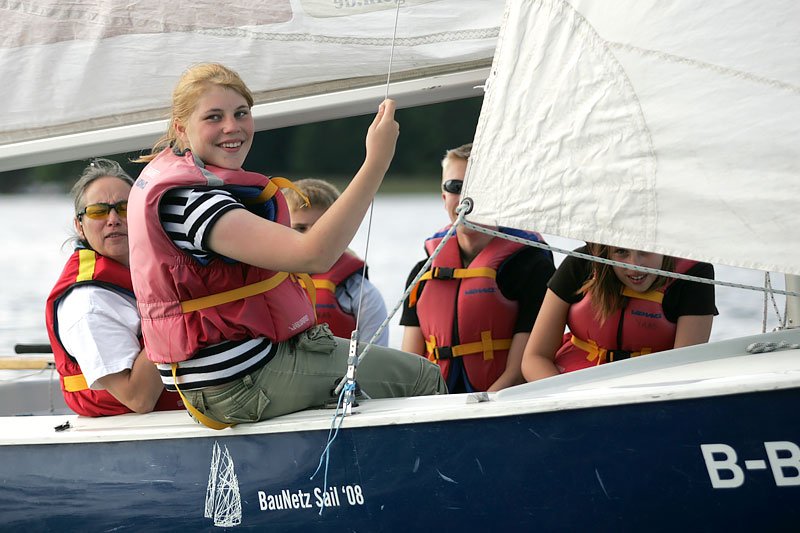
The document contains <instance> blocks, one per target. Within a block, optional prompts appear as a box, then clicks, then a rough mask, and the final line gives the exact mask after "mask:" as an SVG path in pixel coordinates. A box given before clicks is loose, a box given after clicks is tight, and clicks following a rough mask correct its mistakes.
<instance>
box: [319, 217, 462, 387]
mask: <svg viewBox="0 0 800 533" xmlns="http://www.w3.org/2000/svg"><path fill="white" fill-rule="evenodd" d="M470 209H471V206H466V205H465V204H461V205H459V206H458V207H457V208H456V213H458V218H457V219H456V221H455V223H454V224H453V225H452V226H450V229H448V230H447V233H445V235H444V237H442V242H440V243H439V246H437V247H436V249H435V250H434V251H433V253H432V254H431V255H430V257H428V259H427V260H426V261H425V263H424V264H423V265H422V268H420V269H419V272H417V275H416V276H415V277H414V279H413V280H412V281H411V283H410V284H409V285H408V287H406V290H405V291H404V292H403V294H402V295H401V296H400V298H399V299H398V301H397V303H396V304H395V305H394V307H393V308H392V310H391V311H390V312H389V315H388V316H387V317H386V319H385V320H384V321H383V322H381V325H380V326H378V329H377V330H376V331H375V334H374V335H373V336H372V338H371V339H370V340H369V343H368V344H367V345H366V346H364V350H363V351H362V352H361V355H359V356H358V363H359V364H360V363H361V361H363V360H364V358H365V357H366V356H367V353H369V349H370V348H371V347H372V344H373V342H374V341H376V340H377V339H378V337H380V335H381V332H382V331H383V330H384V329H385V328H386V326H388V325H389V321H390V320H391V319H392V318H394V315H395V313H397V311H398V310H399V309H400V306H401V305H403V302H405V300H406V298H408V295H409V294H411V291H412V290H413V289H414V285H416V284H417V282H418V281H419V280H420V278H421V277H422V276H423V275H424V274H425V272H426V271H427V270H428V268H429V267H430V266H431V263H433V260H434V259H436V256H437V255H439V252H440V251H441V250H442V248H444V245H445V244H447V241H449V240H450V238H451V237H452V236H453V234H454V233H455V232H456V227H457V226H458V225H459V224H461V223H462V222H463V221H464V217H465V216H466V214H467V213H468V212H469V210H470ZM344 381H345V380H344V379H342V381H341V382H339V385H338V386H337V387H336V389H335V392H336V393H337V394H338V393H339V391H340V390H341V389H342V387H343V383H344Z"/></svg>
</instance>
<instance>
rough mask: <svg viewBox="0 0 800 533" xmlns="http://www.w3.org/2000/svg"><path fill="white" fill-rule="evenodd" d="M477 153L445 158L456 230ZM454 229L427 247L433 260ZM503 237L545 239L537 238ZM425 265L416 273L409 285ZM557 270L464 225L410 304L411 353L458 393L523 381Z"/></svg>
mask: <svg viewBox="0 0 800 533" xmlns="http://www.w3.org/2000/svg"><path fill="white" fill-rule="evenodd" d="M471 150H472V144H465V145H463V146H460V147H458V148H455V149H453V150H448V151H447V153H446V154H445V157H444V159H443V160H442V200H444V208H445V211H447V214H448V216H449V217H450V222H451V224H452V223H453V222H455V220H456V218H457V214H456V208H457V207H458V205H459V201H460V198H459V195H460V194H461V186H462V184H463V182H464V177H465V175H466V170H467V160H468V159H469V156H470V152H471ZM449 228H450V226H446V227H445V228H443V229H442V230H440V231H439V232H437V233H436V234H435V235H433V236H432V237H431V238H429V239H427V240H426V241H425V251H426V252H427V253H428V255H430V254H432V253H433V251H434V250H435V249H436V247H437V246H438V245H439V243H440V242H441V240H442V237H443V236H444V234H445V233H446V232H447V230H448V229H449ZM500 231H502V232H504V233H509V234H513V235H516V236H518V237H522V238H526V239H529V240H535V241H540V240H541V236H539V235H538V234H534V233H529V232H521V231H517V230H512V229H508V228H500ZM423 263H424V260H423V261H420V262H419V263H417V265H416V266H415V267H414V268H413V269H412V271H411V274H410V275H409V277H408V281H407V282H406V286H408V284H409V283H411V282H412V281H413V279H414V277H416V275H417V273H418V272H419V270H420V269H421V268H422V264H423ZM554 270H555V267H554V266H553V256H552V254H550V253H549V252H543V251H541V250H540V249H538V248H533V247H530V246H525V245H523V244H518V243H514V242H511V241H509V240H506V239H502V238H499V237H492V236H491V235H486V234H485V233H480V232H477V231H473V230H470V229H468V228H465V227H463V226H459V227H458V228H456V234H455V236H454V237H453V238H451V239H450V240H449V241H447V243H446V244H445V246H444V248H443V249H442V250H441V251H440V252H439V254H438V255H437V256H436V258H435V259H434V261H433V263H432V265H431V269H430V270H429V271H428V272H426V273H425V274H424V275H423V277H422V280H421V281H420V284H419V286H418V287H416V288H415V289H414V291H413V292H412V293H411V295H410V296H409V298H408V300H407V301H406V305H405V306H404V310H403V316H402V317H401V319H400V324H401V325H403V326H405V330H404V332H403V350H406V351H409V352H413V353H417V354H420V355H423V356H426V357H427V358H428V359H430V360H431V361H435V362H436V363H438V364H439V366H440V368H441V371H442V374H443V376H444V377H445V379H446V380H447V387H448V389H449V390H450V392H472V391H497V390H500V389H503V388H506V387H510V386H512V385H517V384H519V383H522V382H523V381H524V380H523V378H522V371H521V369H520V364H521V361H522V351H523V349H524V348H525V343H526V342H527V340H528V335H529V333H530V330H531V327H532V326H533V322H534V320H535V319H536V315H537V313H538V312H539V307H540V306H541V304H542V299H543V298H544V293H545V289H546V283H547V280H548V279H550V276H551V275H552V274H553V271H554Z"/></svg>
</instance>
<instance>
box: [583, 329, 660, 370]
mask: <svg viewBox="0 0 800 533" xmlns="http://www.w3.org/2000/svg"><path fill="white" fill-rule="evenodd" d="M570 342H572V344H573V345H574V346H575V347H577V348H580V349H581V350H583V351H584V352H586V360H587V361H596V362H597V363H596V364H598V365H602V364H603V363H612V362H614V361H621V360H623V359H629V358H631V357H639V356H640V355H647V354H650V353H653V349H652V348H647V347H644V348H642V349H641V350H640V351H638V352H629V351H627V350H609V349H607V348H603V347H601V346H599V345H598V344H597V343H596V342H595V341H593V340H592V339H588V340H583V339H579V338H578V337H576V336H575V334H574V333H573V334H572V337H571V338H570Z"/></svg>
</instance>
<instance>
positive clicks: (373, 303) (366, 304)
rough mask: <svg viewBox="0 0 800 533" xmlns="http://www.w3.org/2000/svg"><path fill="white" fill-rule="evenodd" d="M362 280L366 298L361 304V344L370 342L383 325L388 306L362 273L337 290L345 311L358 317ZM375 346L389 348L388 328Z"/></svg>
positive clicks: (353, 276)
mask: <svg viewBox="0 0 800 533" xmlns="http://www.w3.org/2000/svg"><path fill="white" fill-rule="evenodd" d="M362 280H363V281H364V297H363V301H362V302H361V306H362V310H361V318H360V319H359V320H360V323H359V324H358V329H359V332H358V333H359V341H360V342H369V340H370V339H371V338H372V336H373V335H374V334H375V332H376V331H378V327H380V325H381V323H382V322H383V321H384V320H386V304H385V303H384V302H383V297H382V296H381V293H380V291H378V289H377V287H375V285H373V284H372V283H371V282H370V281H369V280H368V279H365V278H364V277H363V276H361V273H360V272H359V273H356V274H353V275H352V276H350V277H349V278H347V279H346V280H344V282H343V283H342V284H341V285H340V286H339V287H338V288H337V290H336V301H337V302H339V305H340V306H341V307H342V309H343V310H345V311H346V312H348V313H350V314H353V315H356V316H357V311H358V299H359V297H360V296H361V281H362ZM375 344H378V345H380V346H389V328H388V327H386V328H384V329H383V331H382V332H381V335H380V337H378V338H377V339H376V340H375Z"/></svg>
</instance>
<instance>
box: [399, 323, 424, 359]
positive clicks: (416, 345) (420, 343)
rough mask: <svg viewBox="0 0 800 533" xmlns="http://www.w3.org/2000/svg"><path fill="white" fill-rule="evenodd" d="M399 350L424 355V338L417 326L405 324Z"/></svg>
mask: <svg viewBox="0 0 800 533" xmlns="http://www.w3.org/2000/svg"><path fill="white" fill-rule="evenodd" d="M400 349H401V350H403V351H404V352H408V353H415V354H417V355H423V356H424V355H425V339H424V338H423V336H422V329H420V327H419V326H405V327H404V328H403V343H402V345H401V347H400Z"/></svg>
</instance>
